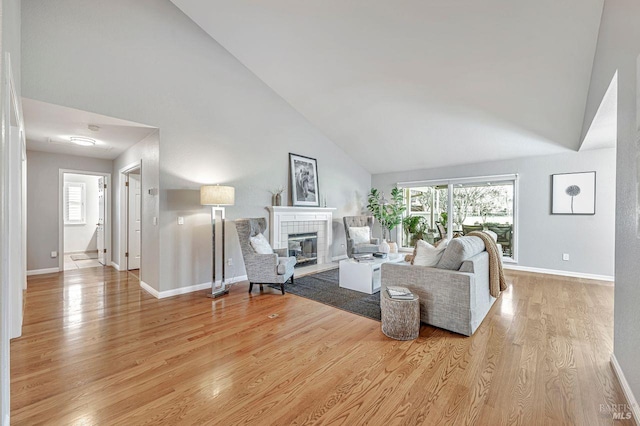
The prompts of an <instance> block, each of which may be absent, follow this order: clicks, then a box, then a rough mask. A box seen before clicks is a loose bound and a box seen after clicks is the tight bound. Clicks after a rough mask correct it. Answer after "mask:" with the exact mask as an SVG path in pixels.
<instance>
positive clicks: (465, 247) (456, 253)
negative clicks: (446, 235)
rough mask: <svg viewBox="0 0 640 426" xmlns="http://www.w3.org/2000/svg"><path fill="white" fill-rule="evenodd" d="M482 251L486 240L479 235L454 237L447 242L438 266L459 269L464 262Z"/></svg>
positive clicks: (453, 269) (452, 269)
mask: <svg viewBox="0 0 640 426" xmlns="http://www.w3.org/2000/svg"><path fill="white" fill-rule="evenodd" d="M482 251H484V242H483V241H482V240H481V239H480V238H478V237H460V238H454V239H453V240H451V241H449V244H447V248H446V249H445V250H444V254H443V255H442V258H441V259H440V261H439V262H438V265H436V268H439V269H449V270H451V271H457V270H459V269H460V266H461V265H462V262H464V261H465V260H467V259H469V258H470V257H472V256H475V255H476V254H478V253H481V252H482Z"/></svg>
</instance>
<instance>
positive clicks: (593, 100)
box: [585, 0, 640, 402]
mask: <svg viewBox="0 0 640 426" xmlns="http://www.w3.org/2000/svg"><path fill="white" fill-rule="evenodd" d="M639 22H640V2H637V1H634V0H606V1H605V8H604V11H603V14H602V24H601V27H600V37H599V39H598V49H597V51H596V58H595V61H594V67H593V73H592V77H591V88H590V92H589V101H588V105H587V113H588V114H589V113H590V112H591V113H594V112H593V111H595V110H597V105H598V104H599V102H600V100H601V99H602V96H603V95H604V93H605V91H606V90H607V85H608V84H609V81H610V80H611V77H612V76H613V74H614V73H615V72H616V70H617V71H618V155H617V160H616V162H617V202H616V288H615V317H614V354H615V356H616V358H617V360H618V363H619V364H620V366H621V367H622V370H623V372H624V375H625V377H626V379H627V381H628V383H629V386H630V388H631V390H632V391H633V393H634V394H635V397H636V399H637V398H640V363H639V362H638V350H639V349H640V328H638V324H640V309H638V303H639V302H640V279H639V278H638V277H640V262H639V261H638V259H640V233H639V228H638V211H639V207H638V206H640V199H639V197H640V194H639V193H638V188H639V184H640V179H639V176H640V169H639V167H640V164H639V163H638V162H639V160H640V148H639V145H638V142H637V141H638V140H640V133H639V131H638V130H639V129H640V122H638V121H637V120H636V114H637V104H636V99H640V91H639V90H638V78H639V74H638V65H637V62H636V61H637V58H638V54H640V25H638V23H639ZM591 115H592V114H590V115H588V116H587V118H589V117H590V116H591ZM585 124H587V123H585ZM616 402H617V401H616ZM620 402H622V401H620Z"/></svg>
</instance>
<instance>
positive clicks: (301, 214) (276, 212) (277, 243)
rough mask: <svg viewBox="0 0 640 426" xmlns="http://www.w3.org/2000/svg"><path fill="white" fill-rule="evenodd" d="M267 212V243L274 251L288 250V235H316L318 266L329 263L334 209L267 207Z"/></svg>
mask: <svg viewBox="0 0 640 426" xmlns="http://www.w3.org/2000/svg"><path fill="white" fill-rule="evenodd" d="M267 209H268V210H269V242H270V243H271V246H272V247H273V248H274V249H278V248H288V240H289V234H302V233H307V232H317V233H318V265H321V264H323V263H328V262H331V255H330V254H329V249H330V248H331V242H332V232H331V226H332V221H333V213H332V212H333V210H335V209H334V208H327V207H267Z"/></svg>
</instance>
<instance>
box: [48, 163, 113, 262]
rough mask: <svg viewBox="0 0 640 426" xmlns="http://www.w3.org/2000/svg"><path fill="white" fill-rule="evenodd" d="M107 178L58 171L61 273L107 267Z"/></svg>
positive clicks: (76, 172)
mask: <svg viewBox="0 0 640 426" xmlns="http://www.w3.org/2000/svg"><path fill="white" fill-rule="evenodd" d="M109 180H110V175H109V174H103V173H98V172H87V171H75V170H60V251H59V258H60V270H62V271H71V270H76V269H83V268H98V267H103V266H109V263H110V262H109V252H110V249H109V243H110V238H109V229H108V228H109V222H110V221H109V220H108V219H109V208H108V205H109V196H108V194H109V193H108V190H107V188H108V182H109Z"/></svg>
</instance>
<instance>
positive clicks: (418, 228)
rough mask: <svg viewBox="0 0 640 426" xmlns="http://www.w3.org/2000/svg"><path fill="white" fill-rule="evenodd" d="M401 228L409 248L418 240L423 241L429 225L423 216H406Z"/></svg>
mask: <svg viewBox="0 0 640 426" xmlns="http://www.w3.org/2000/svg"><path fill="white" fill-rule="evenodd" d="M402 227H403V228H404V232H405V234H406V235H407V239H408V240H409V241H410V245H411V246H415V245H416V242H417V241H418V240H424V239H425V237H426V235H427V233H428V232H429V224H428V223H427V219H426V218H425V217H424V216H407V217H405V218H404V219H403V220H402Z"/></svg>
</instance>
